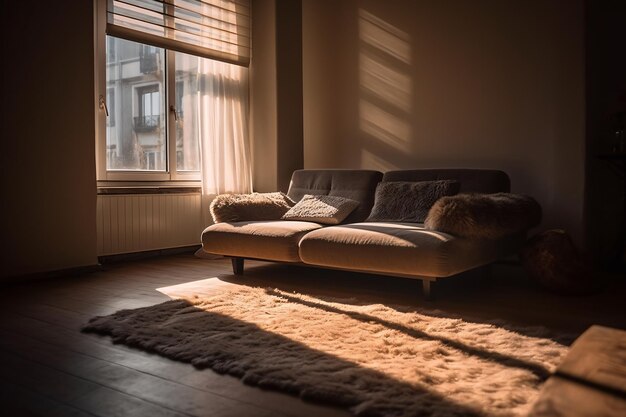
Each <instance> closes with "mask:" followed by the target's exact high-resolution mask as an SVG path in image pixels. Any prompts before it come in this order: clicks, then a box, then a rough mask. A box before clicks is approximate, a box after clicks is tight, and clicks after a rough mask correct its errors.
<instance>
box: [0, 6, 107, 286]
mask: <svg viewBox="0 0 626 417" xmlns="http://www.w3.org/2000/svg"><path fill="white" fill-rule="evenodd" d="M42 6H43V5H38V6H37V7H34V6H33V4H32V3H31V2H19V1H15V2H3V3H2V13H1V16H2V17H1V22H2V23H1V26H2V35H1V38H2V39H1V42H2V57H3V64H2V66H1V67H2V90H1V91H2V93H0V95H1V96H2V109H1V111H0V113H1V114H2V123H1V125H2V150H1V151H0V169H1V180H0V184H1V188H0V192H1V194H2V197H0V201H1V203H0V204H1V206H0V207H1V210H0V236H2V251H0V253H1V254H2V255H1V259H0V265H1V269H0V279H2V278H6V277H12V276H16V275H24V274H31V273H37V272H42V271H52V270H59V269H66V268H74V267H81V266H87V265H94V264H96V263H97V258H96V220H95V218H96V183H95V181H96V176H95V157H94V146H95V139H94V55H93V4H92V2H91V1H85V0H73V1H67V2H63V7H60V6H59V5H56V6H54V5H52V6H50V7H42Z"/></svg>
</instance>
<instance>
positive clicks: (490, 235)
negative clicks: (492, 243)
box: [424, 193, 541, 239]
mask: <svg viewBox="0 0 626 417" xmlns="http://www.w3.org/2000/svg"><path fill="white" fill-rule="evenodd" d="M540 222H541V206H539V203H537V201H535V199H533V198H532V197H529V196H525V195H520V194H510V193H496V194H457V195H454V196H451V197H443V198H440V199H439V200H437V202H436V203H435V204H434V205H433V206H432V207H431V209H430V211H429V212H428V216H427V218H426V221H425V222H424V226H425V227H426V228H427V229H430V230H437V231H440V232H444V233H449V234H451V235H454V236H458V237H464V238H473V239H500V238H503V237H505V236H510V235H514V234H520V233H525V232H526V231H528V230H529V229H530V228H532V227H534V226H536V225H538V224H539V223H540Z"/></svg>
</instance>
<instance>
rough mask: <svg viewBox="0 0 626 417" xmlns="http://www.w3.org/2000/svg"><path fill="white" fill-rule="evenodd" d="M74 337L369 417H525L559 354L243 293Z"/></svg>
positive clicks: (443, 319)
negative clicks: (97, 337)
mask: <svg viewBox="0 0 626 417" xmlns="http://www.w3.org/2000/svg"><path fill="white" fill-rule="evenodd" d="M83 330H84V331H87V332H95V333H100V334H105V335H110V336H111V337H112V338H113V341H114V342H116V343H124V344H126V345H130V346H135V347H138V348H141V349H144V350H148V351H151V352H157V353H159V354H161V355H164V356H167V357H169V358H172V359H176V360H180V361H185V362H190V363H192V364H193V365H195V366H196V367H198V368H211V369H214V370H215V371H217V372H221V373H228V374H231V375H235V376H238V377H240V378H242V379H243V381H244V382H246V383H249V384H253V385H258V386H261V387H264V388H271V389H275V390H280V391H285V392H289V393H292V394H295V395H299V396H301V397H302V398H304V399H309V400H315V401H323V402H327V403H332V404H336V405H341V406H345V407H348V408H350V410H351V411H352V412H353V413H354V414H357V415H361V414H362V415H368V416H369V415H373V416H416V415H419V416H468V415H486V416H519V415H524V414H525V413H526V412H528V411H529V408H530V406H531V405H532V403H533V401H534V400H535V398H536V397H537V395H538V391H539V389H540V387H541V384H542V383H543V382H544V381H545V379H546V378H547V376H548V375H549V374H550V373H551V372H552V371H553V370H554V368H555V367H556V365H557V364H558V363H559V362H560V360H561V358H562V357H563V356H564V355H565V353H566V351H567V347H566V345H565V342H566V341H567V338H566V336H564V335H563V336H562V338H560V337H555V335H553V334H552V335H550V334H549V333H548V332H547V330H546V329H541V328H535V327H533V328H513V327H512V326H507V325H506V324H505V323H502V322H495V321H494V322H491V323H480V322H470V321H464V320H463V319H461V318H458V317H452V316H451V315H449V314H445V313H443V312H440V311H436V310H423V309H416V308H408V307H398V306H386V305H382V304H369V305H360V304H359V303H358V302H357V301H356V300H353V299H328V298H324V299H320V298H315V297H311V296H305V295H301V294H294V293H288V292H283V291H279V290H275V289H269V288H250V287H239V288H236V289H226V288H225V289H224V290H223V291H219V292H218V293H216V294H215V295H205V296H198V295H196V296H194V298H193V299H191V300H174V301H168V302H165V303H162V304H158V305H155V306H151V307H146V308H139V309H135V310H123V311H119V312H117V313H115V314H112V315H110V316H105V317H96V318H94V319H92V320H91V321H90V322H89V323H88V324H87V325H86V326H85V328H84V329H83ZM549 336H552V337H549Z"/></svg>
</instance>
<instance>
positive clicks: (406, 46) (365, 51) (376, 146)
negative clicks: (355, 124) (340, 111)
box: [358, 9, 413, 172]
mask: <svg viewBox="0 0 626 417" xmlns="http://www.w3.org/2000/svg"><path fill="white" fill-rule="evenodd" d="M358 28H359V128H360V130H361V131H362V132H363V133H365V135H366V140H365V143H364V144H363V147H362V149H361V166H362V167H368V168H371V169H376V170H379V171H383V172H384V171H389V170H393V169H398V168H399V167H398V166H397V165H395V164H393V163H391V162H389V160H388V159H391V160H394V161H397V160H398V159H400V160H402V159H404V158H406V155H408V154H410V153H411V136H412V126H411V122H410V116H411V113H412V110H411V102H412V94H411V93H412V91H413V86H412V79H411V76H410V73H409V71H410V68H411V43H410V37H409V35H408V34H407V33H405V32H403V31H401V30H399V29H398V28H396V27H395V26H393V25H391V24H389V23H387V22H385V21H384V20H382V19H380V18H378V17H376V16H374V15H373V14H371V13H369V12H367V11H365V10H363V9H359V24H358ZM382 155H390V156H391V157H390V158H388V159H387V158H384V157H383V156H382Z"/></svg>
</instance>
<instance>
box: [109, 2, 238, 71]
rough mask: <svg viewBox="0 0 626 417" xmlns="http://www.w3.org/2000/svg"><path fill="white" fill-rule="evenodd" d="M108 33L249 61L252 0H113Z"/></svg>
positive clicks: (223, 59) (174, 48) (228, 59)
mask: <svg viewBox="0 0 626 417" xmlns="http://www.w3.org/2000/svg"><path fill="white" fill-rule="evenodd" d="M107 34H109V35H112V36H116V37H120V38H125V39H130V40H134V41H137V42H143V43H147V44H151V45H154V46H159V47H162V48H167V49H172V50H176V51H179V52H185V53H188V54H192V55H198V56H202V57H205V58H211V59H217V60H220V61H224V62H230V63H233V64H238V65H243V66H247V65H248V64H249V63H250V2H249V0H108V1H107Z"/></svg>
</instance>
